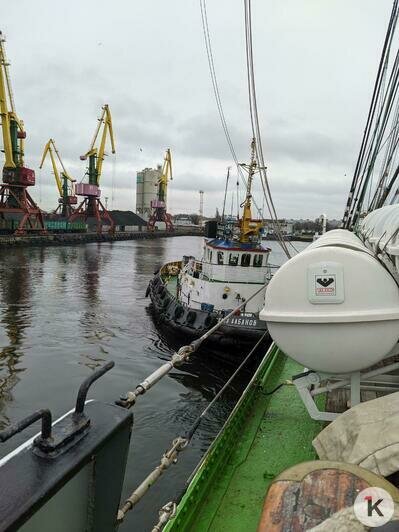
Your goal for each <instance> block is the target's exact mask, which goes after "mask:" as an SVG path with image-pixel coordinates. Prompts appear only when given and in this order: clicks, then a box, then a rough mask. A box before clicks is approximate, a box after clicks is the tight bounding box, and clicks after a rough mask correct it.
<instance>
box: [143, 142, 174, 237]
mask: <svg viewBox="0 0 399 532" xmlns="http://www.w3.org/2000/svg"><path fill="white" fill-rule="evenodd" d="M172 179H173V173H172V154H171V152H170V149H169V148H168V149H167V150H166V153H165V157H164V161H163V166H162V170H161V175H160V176H159V178H158V183H157V187H158V190H157V199H156V200H152V201H151V209H152V213H151V216H150V217H149V220H148V226H147V227H148V229H149V230H150V231H153V230H154V228H155V224H156V222H165V227H166V230H167V231H173V230H174V227H173V223H172V217H171V215H170V214H169V213H167V212H166V196H167V189H168V182H169V180H172Z"/></svg>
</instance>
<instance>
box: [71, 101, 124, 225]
mask: <svg viewBox="0 0 399 532" xmlns="http://www.w3.org/2000/svg"><path fill="white" fill-rule="evenodd" d="M108 138H109V140H110V143H111V150H112V153H115V140H114V130H113V127H112V117H111V111H110V109H109V106H108V105H104V106H103V107H102V113H101V116H100V118H99V119H98V124H97V127H96V130H95V132H94V137H93V140H92V142H91V144H90V148H89V150H88V151H87V152H86V153H85V154H84V155H81V156H80V159H81V160H82V161H86V160H87V159H89V166H88V170H87V175H88V178H89V182H88V183H77V184H76V187H75V190H76V194H77V195H78V196H84V197H85V199H84V200H83V201H82V203H81V204H80V205H79V206H78V208H77V209H76V210H75V212H74V213H73V214H72V215H71V216H70V218H69V220H70V221H71V222H72V221H74V220H76V219H78V218H83V219H84V220H85V221H88V220H89V219H90V218H94V219H95V220H96V224H97V232H98V233H101V232H102V226H103V221H104V222H107V223H108V224H109V225H110V229H109V232H111V233H113V232H114V230H115V223H114V221H113V219H112V217H111V215H110V213H109V212H108V210H107V209H106V208H105V207H104V205H103V204H102V202H101V200H100V196H101V190H100V187H99V186H100V179H101V173H102V167H103V162H104V158H105V155H106V153H105V147H106V144H107V139H108ZM99 139H100V141H99V146H98V147H97V143H98V140H99Z"/></svg>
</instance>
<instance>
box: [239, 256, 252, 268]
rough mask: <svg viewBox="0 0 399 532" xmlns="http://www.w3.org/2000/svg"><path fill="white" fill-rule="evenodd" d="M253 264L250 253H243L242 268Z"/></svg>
mask: <svg viewBox="0 0 399 532" xmlns="http://www.w3.org/2000/svg"><path fill="white" fill-rule="evenodd" d="M250 264H251V255H250V254H249V253H243V254H242V255H241V266H249V265H250Z"/></svg>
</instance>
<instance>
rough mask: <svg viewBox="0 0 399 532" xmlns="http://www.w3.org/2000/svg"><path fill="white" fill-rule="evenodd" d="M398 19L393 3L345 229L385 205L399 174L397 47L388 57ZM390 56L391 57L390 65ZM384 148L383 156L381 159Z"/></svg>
mask: <svg viewBox="0 0 399 532" xmlns="http://www.w3.org/2000/svg"><path fill="white" fill-rule="evenodd" d="M398 15H399V4H398V0H394V2H393V5H392V11H391V15H390V19H389V23H388V27H387V31H386V35H385V39H384V44H383V47H382V52H381V58H380V62H379V66H378V70H377V76H376V79H375V82H374V88H373V93H372V98H371V103H370V107H369V112H368V116H367V120H366V126H365V128H364V132H363V138H362V142H361V146H360V151H359V154H358V158H357V162H356V167H355V171H354V175H353V179H352V183H351V187H350V191H349V195H348V199H347V204H346V207H345V212H344V216H343V219H342V226H343V227H344V228H347V229H351V228H353V227H354V226H355V225H356V223H357V222H358V220H359V217H360V215H361V214H362V213H367V212H370V211H371V210H374V209H378V208H379V207H382V206H383V205H384V204H385V203H386V201H387V200H388V199H389V196H390V195H392V191H393V189H394V185H395V182H396V181H397V177H398V173H399V167H396V154H397V149H398V144H399V130H398V128H399V99H398V88H399V47H398V48H397V50H396V52H395V53H394V54H392V53H391V49H392V46H393V40H394V36H395V31H396V27H397V21H398ZM391 55H394V59H393V61H392V60H391ZM387 130H389V133H388V134H386V132H387ZM384 147H385V153H384V155H383V156H382V157H381V156H380V154H381V152H382V149H383V148H384ZM375 173H377V174H378V176H379V177H378V179H377V182H376V184H374V183H373V176H374V174H375ZM372 189H374V190H372ZM367 191H369V199H368V201H367V200H366V196H367ZM391 199H392V198H391Z"/></svg>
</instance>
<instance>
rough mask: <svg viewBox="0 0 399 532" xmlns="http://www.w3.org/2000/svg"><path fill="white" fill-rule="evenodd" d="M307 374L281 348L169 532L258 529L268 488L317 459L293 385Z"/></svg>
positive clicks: (312, 427)
mask: <svg viewBox="0 0 399 532" xmlns="http://www.w3.org/2000/svg"><path fill="white" fill-rule="evenodd" d="M302 370H303V368H302V366H300V365H299V364H297V363H295V362H294V361H292V360H291V359H288V358H287V357H286V356H285V355H284V354H283V353H281V352H280V351H279V350H278V348H277V347H273V348H272V349H271V351H270V352H269V356H268V359H267V360H266V362H265V363H263V364H262V366H261V368H260V370H258V372H257V374H256V376H255V379H254V380H253V381H252V383H250V385H249V388H248V389H247V393H245V394H244V395H243V397H242V398H241V400H240V402H239V403H238V404H237V406H236V407H235V409H234V410H233V412H232V414H231V415H230V417H229V420H228V422H227V424H226V425H225V427H224V430H223V431H222V432H221V433H220V435H219V436H218V438H217V439H216V440H215V442H214V443H213V445H212V447H211V449H210V451H209V452H208V453H207V455H206V458H205V460H203V462H202V463H201V464H200V466H199V468H198V469H197V471H196V472H195V474H194V476H193V478H192V479H191V482H190V485H189V487H188V489H187V491H186V493H185V495H184V497H183V498H182V501H181V502H180V504H179V506H178V510H177V514H176V516H175V518H174V519H173V520H172V521H171V522H170V523H169V525H168V526H167V528H166V530H169V531H171V530H173V531H176V530H190V531H192V530H195V531H209V530H212V531H213V532H215V531H224V530H230V531H242V530H248V531H251V530H253V531H255V530H256V529H257V526H258V522H259V518H260V515H261V511H262V507H263V501H264V498H265V495H266V492H267V489H268V487H269V485H270V483H271V482H272V481H273V479H274V478H275V477H276V476H277V475H279V474H280V473H281V472H282V471H283V470H285V469H287V468H288V467H290V466H292V465H294V464H297V463H298V462H303V461H307V460H312V459H314V458H315V456H316V454H315V452H314V450H313V448H312V444H311V442H312V440H313V438H314V437H315V436H316V435H317V433H318V432H319V431H320V430H321V429H322V427H323V424H322V422H319V421H314V420H312V419H311V418H310V417H309V415H308V413H307V412H306V410H305V407H304V406H303V403H302V402H301V400H300V398H299V396H298V392H297V391H296V389H295V387H294V386H293V385H292V384H288V383H287V384H284V385H283V386H282V387H281V388H280V389H279V390H278V391H276V392H275V393H273V394H272V395H266V393H267V392H269V391H271V390H273V389H274V388H275V387H276V386H277V385H278V384H280V383H282V382H284V381H286V380H289V379H291V377H292V376H293V375H295V374H298V373H300V372H301V371H302Z"/></svg>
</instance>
